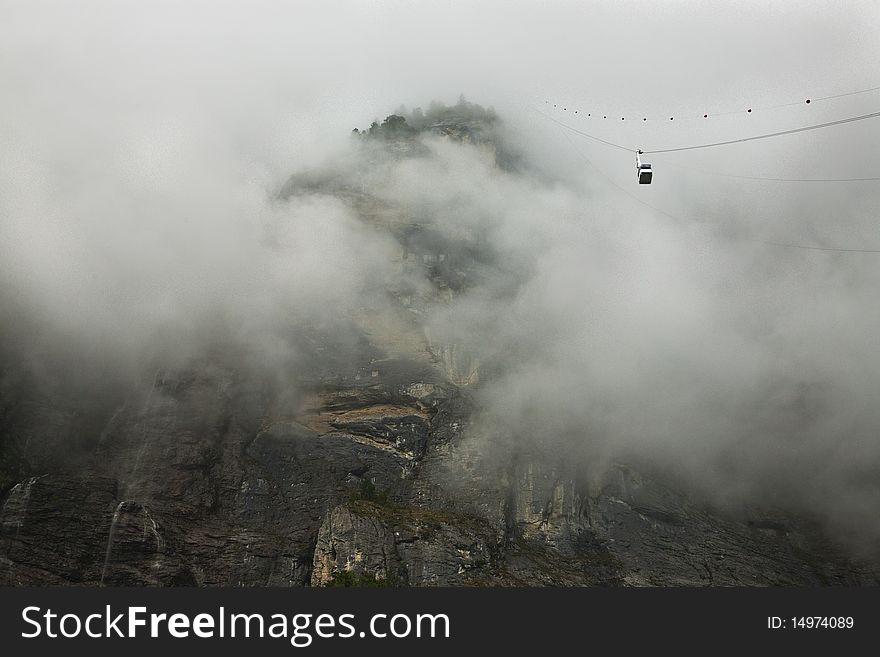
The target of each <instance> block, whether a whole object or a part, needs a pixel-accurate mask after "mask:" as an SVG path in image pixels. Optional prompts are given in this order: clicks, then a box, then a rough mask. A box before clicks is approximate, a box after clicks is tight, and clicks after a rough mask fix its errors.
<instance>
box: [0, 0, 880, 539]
mask: <svg viewBox="0 0 880 657" xmlns="http://www.w3.org/2000/svg"><path fill="white" fill-rule="evenodd" d="M464 7H465V5H464V4H462V3H427V4H425V5H423V6H422V5H420V6H419V7H418V8H416V7H410V6H403V5H399V4H397V3H390V2H389V3H320V4H318V3H302V4H296V5H289V6H288V5H285V4H282V3H272V2H261V3H249V4H248V5H247V6H246V7H245V5H243V4H241V5H237V4H235V3H191V4H188V5H187V6H186V7H185V8H181V7H178V6H176V5H174V4H171V3H168V4H165V3H150V4H149V5H139V4H136V3H119V2H112V3H110V2H105V3H101V2H95V3H88V4H82V5H69V4H65V3H51V2H48V3H40V2H27V3H24V2H21V3H19V2H4V3H3V4H2V7H0V96H2V97H3V98H4V103H3V104H4V109H3V112H2V116H0V152H2V154H3V156H2V157H3V166H2V170H0V280H2V285H0V312H2V316H3V318H4V319H3V322H2V328H0V332H2V336H0V337H2V345H3V358H4V361H5V364H4V377H6V378H8V377H11V376H12V373H13V372H14V371H17V369H18V368H22V367H23V368H26V369H29V370H30V371H31V372H34V373H35V376H37V378H38V379H39V380H41V381H44V382H48V381H52V380H54V379H56V378H59V377H62V378H68V377H70V378H72V379H74V380H76V379H77V378H78V377H82V378H89V377H92V376H99V375H100V376H105V375H107V372H113V373H114V374H113V376H118V377H120V378H124V379H126V380H132V381H143V380H149V379H150V377H152V376H153V372H154V370H155V369H156V368H159V367H161V368H184V367H186V366H187V365H188V364H189V363H191V362H192V361H193V360H194V359H198V358H205V357H208V356H210V355H211V354H215V356H214V357H216V353H217V352H218V351H219V352H220V353H221V354H222V358H224V359H225V358H230V359H232V360H231V362H232V364H233V365H234V366H235V367H247V368H250V369H252V370H255V371H259V372H263V373H265V374H266V375H268V376H272V377H275V378H280V379H285V380H286V379H288V378H289V379H290V380H291V381H293V380H300V379H302V378H309V376H310V374H309V372H304V370H308V368H309V367H311V366H312V365H310V364H312V363H314V361H315V359H316V358H318V356H316V353H318V352H316V351H315V350H314V347H313V344H314V340H313V337H314V336H315V335H320V336H324V338H326V340H328V341H329V342H330V343H332V344H333V345H335V349H336V352H337V353H341V352H346V349H348V350H349V351H352V352H354V351H356V350H357V349H359V348H360V346H361V345H362V343H363V339H364V335H367V336H369V335H370V331H369V330H368V328H367V327H366V325H365V323H364V320H363V318H364V314H365V312H367V313H368V314H370V315H378V316H383V315H388V316H391V315H393V314H394V313H396V312H398V310H399V308H398V305H397V302H396V301H395V298H396V297H399V296H400V295H401V294H403V292H401V291H402V290H403V291H405V293H406V294H407V295H413V294H414V295H416V296H421V298H422V299H423V300H424V302H425V305H424V308H423V309H422V311H423V312H422V313H421V314H420V315H419V322H421V326H422V328H423V329H424V331H425V333H426V335H428V336H429V339H430V341H431V342H433V343H434V344H443V345H456V348H459V349H461V350H464V351H465V352H466V353H467V354H468V355H469V357H470V358H471V360H473V362H475V363H479V367H480V370H481V376H480V381H479V383H478V384H475V385H473V386H471V387H472V388H473V395H474V398H475V400H476V403H477V407H478V409H479V412H478V413H477V415H476V417H475V424H474V426H473V428H472V431H473V434H474V440H480V441H484V442H485V450H486V452H487V454H490V453H492V452H493V451H500V452H505V451H509V450H514V449H517V450H519V449H527V450H531V451H535V452H539V453H540V452H544V453H546V454H549V455H552V456H553V457H554V458H559V457H560V456H562V457H563V458H567V457H568V456H569V455H571V457H572V458H573V459H574V460H577V459H581V458H583V459H584V460H588V461H594V462H598V463H610V462H613V461H616V460H630V461H635V462H644V463H649V464H651V466H652V467H656V468H658V469H663V470H669V471H671V472H673V473H675V475H676V476H678V477H680V478H681V480H682V481H684V482H686V484H687V485H689V486H691V487H693V488H694V489H696V490H699V491H701V492H702V493H705V494H706V495H707V496H709V497H711V498H712V499H713V500H714V501H715V502H717V503H725V504H733V505H737V504H751V503H756V504H758V503H760V504H771V505H777V506H780V507H782V508H786V509H794V510H797V511H800V512H808V513H811V514H815V515H817V516H818V517H820V518H821V519H823V521H824V522H826V523H827V525H828V526H829V527H831V528H833V529H834V530H835V531H836V532H839V533H840V534H842V535H844V536H845V537H847V538H849V539H851V540H853V541H856V542H858V543H860V544H868V545H874V546H875V545H876V543H874V542H875V541H876V540H877V539H880V525H878V523H877V519H876V510H877V508H878V506H880V480H878V477H877V473H878V472H880V443H878V441H877V435H878V429H880V407H878V404H877V391H878V390H880V352H878V351H877V349H876V336H877V335H878V329H880V308H878V305H877V303H876V298H877V289H878V285H880V255H877V254H870V253H848V252H824V251H815V250H810V249H802V248H789V247H786V246H780V244H785V245H790V246H809V247H816V246H819V247H834V248H847V247H851V248H869V249H871V248H874V249H877V248H880V232H878V231H877V228H876V207H877V200H878V199H877V194H878V192H877V187H876V184H871V183H861V184H856V183H853V184H851V185H847V184H841V185H824V186H823V185H797V184H784V183H780V184H775V185H774V184H771V183H767V182H757V181H747V180H736V179H730V178H723V177H712V175H711V172H722V173H723V172H727V173H733V174H742V175H758V176H772V175H777V176H779V175H783V176H786V175H787V176H790V177H820V176H827V177H844V176H856V175H862V176H864V175H875V172H872V174H868V173H866V172H867V171H869V170H870V167H871V166H874V165H873V157H874V156H873V154H874V153H876V152H877V150H878V147H880V131H878V128H877V125H876V124H874V123H871V122H870V121H868V122H862V123H860V124H854V125H851V126H844V127H839V128H833V129H831V130H828V131H823V132H816V133H811V134H810V136H808V137H806V136H805V137H802V138H797V137H795V138H786V139H787V141H782V140H779V141H776V142H773V143H771V142H769V141H768V142H764V143H760V144H750V145H745V146H741V147H739V146H737V147H725V148H724V149H715V150H712V151H711V152H710V151H708V150H707V151H703V152H700V153H699V154H697V155H694V156H693V157H689V158H686V157H684V156H683V155H667V156H659V155H658V156H656V157H654V158H653V160H652V161H653V162H654V168H655V182H654V184H653V185H652V186H651V188H650V189H641V188H639V186H638V185H636V184H635V180H634V175H633V172H632V157H631V155H630V154H629V153H625V152H621V151H614V150H609V149H607V148H605V147H603V146H601V145H597V144H596V143H594V142H591V141H590V140H586V139H582V138H580V137H578V136H576V135H572V134H570V133H566V132H565V131H563V130H561V129H560V128H559V126H558V125H556V124H554V123H552V122H550V121H548V120H546V118H545V117H543V116H542V115H541V114H540V113H539V112H536V111H535V109H536V108H538V109H540V110H541V111H542V112H548V113H550V112H553V110H552V109H551V105H552V103H554V102H556V101H557V100H559V99H564V101H565V103H566V105H567V106H571V107H584V108H586V107H593V106H595V107H602V108H608V109H607V111H608V112H609V113H612V112H614V113H615V114H626V115H631V116H637V115H639V114H641V113H651V115H652V116H654V115H665V114H668V113H670V112H671V113H679V112H689V111H691V109H692V108H696V109H695V112H698V113H699V114H702V111H703V109H704V107H705V106H706V105H709V104H711V106H712V107H713V108H720V109H727V108H738V107H739V106H741V105H742V104H744V103H745V104H752V103H754V104H755V106H763V105H768V104H769V105H772V104H774V103H777V102H780V103H781V102H786V101H788V100H792V99H793V100H795V101H797V100H800V99H801V96H802V95H803V94H804V93H810V94H822V93H827V94H829V95H830V94H834V93H843V92H847V91H850V90H854V89H863V88H867V87H871V86H875V84H876V79H872V78H871V77H870V75H871V74H872V73H873V71H872V70H871V66H870V65H869V63H870V62H873V61H877V56H878V55H880V52H878V45H877V41H876V39H875V38H874V35H873V34H871V33H870V32H871V26H872V25H876V24H877V19H880V16H878V10H877V8H876V6H874V5H873V4H871V3H861V4H859V3H854V4H853V8H852V10H851V11H847V12H843V11H840V10H836V9H835V7H834V6H833V5H831V4H827V3H819V2H816V3H807V4H804V3H799V4H798V6H797V7H794V6H793V5H784V6H781V7H777V8H774V9H768V8H766V7H764V6H763V5H762V4H760V3H755V4H754V5H753V6H751V10H752V11H753V12H756V13H757V14H758V15H759V16H760V20H759V19H757V18H749V19H748V20H746V19H744V18H742V16H743V15H744V14H745V13H747V12H743V11H742V10H741V9H739V7H741V3H738V4H736V5H734V4H731V5H719V6H718V7H713V8H712V9H711V10H709V9H705V8H695V7H691V6H689V5H687V4H686V3H670V4H669V5H668V6H664V7H661V8H652V9H651V11H650V12H648V14H647V15H645V16H641V14H642V11H641V10H640V7H643V5H641V4H639V5H637V4H636V3H613V4H612V3H587V4H586V5H581V4H580V3H565V2H559V3H550V4H539V3H481V4H480V5H479V7H475V8H473V14H472V15H471V16H470V18H469V19H468V20H463V19H461V18H460V17H457V15H458V12H459V11H460V10H462V9H463V8H464ZM611 35H618V36H615V37H613V36H611ZM621 35H625V36H621ZM710 35H714V36H713V37H712V38H710ZM780 35H782V36H780ZM694 53H699V55H697V56H695V55H694ZM646 59H647V62H648V63H647V64H646V62H645V60H646ZM768 62H770V63H772V65H771V64H768ZM646 67H647V68H649V69H651V70H648V71H646V70H645V69H646ZM872 83H873V84H872ZM804 90H806V91H804ZM461 93H463V94H465V96H466V97H467V98H468V99H469V100H472V101H473V102H475V103H479V104H481V105H483V106H493V107H494V109H495V111H496V112H497V113H498V116H499V117H500V122H499V124H498V128H497V132H496V133H495V134H494V135H493V139H494V140H495V144H496V146H499V147H502V148H505V149H508V151H509V152H510V153H512V154H515V157H513V159H512V163H511V165H510V166H507V167H499V166H497V163H496V159H495V157H494V156H493V153H491V152H488V151H487V149H486V148H484V147H480V145H479V144H470V143H460V142H456V141H451V140H448V139H442V138H439V137H436V136H424V137H422V138H421V139H420V143H421V145H422V147H423V149H424V150H423V151H422V152H420V154H419V155H418V156H417V157H390V156H387V155H386V154H383V153H381V152H377V151H370V150H369V149H366V148H365V147H364V144H363V143H361V141H360V140H358V138H356V137H355V138H353V137H352V136H351V135H350V131H351V130H352V128H354V127H358V128H360V129H364V128H368V127H369V125H370V123H371V122H372V121H374V120H376V121H379V122H381V121H382V119H383V118H384V117H385V116H387V115H389V114H392V113H393V112H395V111H396V110H395V108H397V107H398V106H399V105H400V104H401V103H405V104H407V106H408V107H416V106H419V107H423V108H427V107H428V106H429V104H430V103H431V101H433V100H439V101H442V102H445V103H447V104H454V103H455V102H456V100H457V99H458V97H459V94H461ZM876 103H877V97H876V94H874V95H866V96H854V97H851V98H848V99H844V100H842V101H840V102H839V103H837V104H833V105H828V104H826V105H823V106H819V104H818V103H817V104H816V106H815V107H814V108H812V109H811V108H805V107H797V108H793V109H791V110H787V111H786V112H780V113H771V112H767V113H764V114H761V113H756V116H755V117H752V118H753V119H754V120H752V118H750V119H749V120H750V121H751V122H750V123H744V122H743V121H742V119H740V118H731V119H723V120H722V119H719V120H718V121H717V122H712V123H706V124H696V125H694V124H693V123H691V124H688V122H687V121H679V122H678V123H673V124H672V125H668V124H662V125H656V124H654V123H652V124H649V125H647V126H642V125H637V126H632V128H630V127H629V125H628V124H626V123H625V122H616V123H615V124H614V125H613V126H603V125H601V124H596V123H593V124H587V123H585V122H584V119H583V117H582V115H580V114H579V115H578V118H577V119H575V118H574V117H573V116H571V115H570V114H569V115H566V114H564V113H560V112H558V110H557V111H556V113H555V114H552V115H553V117H554V118H556V119H557V120H559V121H563V122H566V123H567V124H570V125H572V126H576V127H577V128H578V129H580V130H585V131H588V132H590V131H593V132H594V133H596V134H598V135H600V136H602V137H603V138H605V139H609V140H612V141H619V142H623V143H626V144H628V145H630V144H631V145H633V146H634V147H645V148H661V147H666V146H676V145H680V144H684V143H703V142H706V141H711V140H716V139H717V140H722V139H727V138H731V137H737V136H741V135H743V134H753V133H755V134H756V133H759V132H765V131H770V130H775V129H779V128H780V127H788V126H791V125H805V124H807V123H811V122H819V121H824V120H830V119H833V118H837V117H839V116H849V115H854V114H858V113H864V112H868V111H874V110H876ZM813 109H815V110H816V113H813V114H811V113H810V112H813ZM567 111H568V110H566V112H567ZM719 111H720V110H719ZM406 114H407V115H408V116H410V119H411V116H412V115H411V113H410V110H407V111H406ZM643 142H644V143H643ZM310 172H322V173H321V174H320V175H322V176H324V177H325V178H326V177H329V178H330V179H332V180H334V181H335V184H337V185H338V186H339V187H340V188H341V189H362V190H364V191H366V192H368V193H369V195H370V197H371V198H372V199H375V201H376V202H378V203H381V204H383V206H385V207H388V208H392V209H393V210H394V211H396V212H400V213H403V214H406V215H408V216H412V217H415V218H417V219H418V221H419V222H421V223H424V224H425V225H427V226H430V229H431V230H432V231H433V232H434V233H435V234H436V235H437V236H439V238H440V239H442V240H444V241H445V242H446V243H448V244H453V245H455V244H457V245H459V246H462V245H463V246H462V248H464V247H465V246H466V247H467V248H468V249H472V250H473V251H474V252H475V253H476V254H477V257H476V259H475V262H476V263H477V264H476V265H475V266H474V269H473V270H471V271H469V272H468V278H467V280H466V283H465V284H462V285H461V286H460V287H459V288H457V289H455V290H453V291H452V293H450V294H449V295H447V296H446V297H444V299H443V301H442V302H440V301H438V299H437V298H436V297H435V296H433V294H434V293H433V292H432V291H431V281H430V277H429V275H428V274H426V273H425V271H424V270H412V269H406V268H403V267H401V265H400V262H399V259H400V255H399V251H400V247H399V244H398V243H397V242H396V241H395V238H394V236H393V235H391V234H390V233H389V232H388V231H382V230H377V229H376V227H375V226H374V225H371V224H370V223H369V222H364V221H363V220H362V218H361V217H360V216H359V214H358V210H357V207H356V206H354V205H352V203H350V202H347V201H346V198H345V195H344V194H334V193H328V192H327V189H326V188H322V187H320V186H319V188H317V189H305V190H299V191H297V192H296V193H290V188H289V187H287V188H286V187H285V185H286V184H288V180H289V179H290V176H291V175H294V178H295V179H296V176H306V177H307V176H308V175H311V174H310ZM793 172H795V173H796V174H797V175H796V176H795V175H792V174H793ZM285 189H287V190H288V191H287V192H285V191H284V190H285ZM646 204H647V205H646ZM658 209H659V211H658ZM389 291H391V292H392V293H391V294H389ZM374 337H375V336H374ZM378 340H379V339H378V338H377V339H376V340H374V343H373V345H372V347H371V348H378V347H377V346H376V345H377V344H378ZM340 345H343V346H345V348H341V347H340ZM321 353H323V352H321ZM386 355H387V354H386ZM91 370H94V371H97V372H98V374H95V373H94V371H91ZM47 385H48V383H47Z"/></svg>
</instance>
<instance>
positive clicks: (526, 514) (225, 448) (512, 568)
mask: <svg viewBox="0 0 880 657" xmlns="http://www.w3.org/2000/svg"><path fill="white" fill-rule="evenodd" d="M478 114H479V113H478ZM472 118H473V117H471V119H472ZM478 119H479V121H477V122H476V123H473V121H472V122H471V123H468V122H467V121H465V120H463V119H462V118H461V117H460V116H459V117H456V115H455V113H454V112H446V113H443V112H438V113H437V116H434V117H433V118H431V117H429V118H427V119H426V118H425V116H424V115H419V117H418V121H419V122H420V124H419V125H418V127H416V128H412V129H408V128H407V127H406V122H405V121H403V122H401V121H398V120H396V119H395V120H394V121H391V122H390V123H389V125H390V127H389V128H388V129H387V130H386V133H387V134H383V133H382V129H381V127H375V128H374V129H373V130H372V132H373V133H375V134H374V135H373V136H372V137H371V136H370V135H369V131H366V135H367V136H357V138H358V139H362V140H364V141H365V142H370V140H371V139H372V140H373V141H376V140H385V141H387V142H389V144H390V146H388V149H389V150H390V152H392V153H393V154H394V157H419V156H420V153H421V151H420V149H419V148H416V147H414V146H413V144H418V143H419V139H421V135H423V134H424V133H426V132H430V134H432V135H434V136H435V137H436V138H441V139H452V140H457V141H459V142H463V143H466V144H471V145H477V146H479V145H480V144H483V146H481V148H483V149H484V150H485V152H486V153H488V157H491V158H496V157H499V155H498V153H499V151H498V150H497V149H495V148H494V146H491V144H492V141H491V127H492V125H491V124H492V120H494V118H493V117H492V116H491V115H488V114H485V113H483V114H479V116H478ZM411 120H412V117H411ZM475 125H476V126H478V127H479V126H482V127H480V129H477V128H475V127H474V126H475ZM486 143H488V144H490V146H491V147H486V146H485V144H486ZM369 147H370V148H373V144H372V143H371V144H370V146H369ZM379 148H380V149H384V148H386V146H383V145H381V144H380V146H379ZM331 178H332V177H331ZM316 190H317V191H316ZM312 193H323V194H327V193H331V194H333V195H335V196H337V197H338V198H343V199H345V202H346V203H347V204H349V206H350V207H352V208H353V210H354V211H355V212H357V213H358V216H360V217H361V219H362V220H363V221H364V222H366V223H367V224H369V225H371V226H374V227H375V228H376V230H382V231H386V232H387V233H388V234H389V235H391V236H393V238H394V239H395V240H396V243H397V244H398V245H399V253H398V256H397V257H398V262H399V266H400V270H401V271H402V272H407V271H410V272H413V271H415V272H418V274H419V275H420V276H421V277H422V279H423V280H424V281H426V282H427V283H426V285H425V286H424V287H422V288H408V287H407V286H405V285H400V284H398V283H395V284H389V287H388V289H387V295H388V297H387V298H388V301H389V305H388V306H387V307H386V306H383V307H381V308H378V309H377V308H373V307H369V306H367V307H364V308H362V309H361V310H360V311H359V312H358V313H356V314H355V315H354V316H350V317H346V318H344V319H342V318H340V322H343V321H344V322H348V323H351V325H352V327H353V329H352V332H353V333H354V334H355V335H356V336H357V339H356V340H352V339H351V333H348V334H346V338H345V340H341V341H340V340H339V339H338V335H336V334H335V333H334V332H333V331H326V330H324V329H322V328H321V327H299V328H298V329H297V330H298V331H299V333H300V335H299V344H300V345H302V344H306V345H308V348H307V349H305V350H304V352H305V356H304V357H303V358H302V359H301V360H300V361H299V366H298V369H295V370H294V371H290V372H287V375H288V376H287V377H286V378H284V379H283V380H279V378H278V377H277V376H276V375H275V374H274V373H273V374H271V375H270V374H267V373H266V372H263V371H260V370H259V369H256V370H255V369H253V368H249V367H247V366H246V365H243V364H242V363H243V361H242V359H240V358H238V357H236V355H235V353H234V352H235V349H234V348H227V347H226V346H220V347H217V346H212V349H210V350H209V349H206V351H205V353H204V354H203V355H202V356H201V357H200V358H194V359H192V360H190V361H189V362H188V363H187V364H186V365H185V366H179V367H174V368H168V367H157V368H156V369H155V370H151V371H149V372H148V373H147V374H144V375H142V376H140V377H135V380H134V381H133V382H132V381H130V380H126V381H125V382H124V383H118V384H117V383H114V380H112V378H109V377H108V379H107V380H104V381H99V382H97V383H96V382H94V380H93V379H89V381H86V380H84V379H83V380H80V379H79V378H78V377H77V375H76V371H75V369H74V371H73V372H71V373H70V376H68V377H65V380H64V381H62V382H60V383H56V384H54V385H51V386H50V385H47V384H46V382H45V381H46V377H45V372H43V373H39V372H34V371H32V370H31V369H29V368H28V367H27V364H26V363H25V362H23V361H22V360H21V359H19V358H18V356H17V354H15V353H11V352H8V351H7V352H4V355H3V363H2V365H3V379H2V405H0V441H2V442H0V584H3V585H21V586H26V585H44V584H90V585H98V584H103V585H107V586H121V585H158V586H181V585H183V586H190V585H198V586H219V585H232V586H335V585H341V586H380V585H386V586H432V585H462V586H496V585H497V586H508V585H573V586H583V585H609V586H619V585H661V586H665V585H687V586H707V585H858V584H877V583H878V582H880V580H878V570H877V567H876V564H872V563H867V562H863V561H858V560H856V559H855V558H853V557H851V556H849V555H847V554H846V553H844V552H843V551H842V549H841V548H840V547H839V546H837V545H835V544H834V543H833V541H832V540H831V538H830V537H829V536H828V535H826V534H825V533H823V531H822V530H821V529H820V528H819V527H817V526H815V525H814V524H813V523H812V522H811V521H810V520H809V519H807V518H798V517H792V516H791V515H790V514H789V515H785V514H780V513H779V512H778V511H775V510H772V509H766V508H763V509H762V508H751V509H748V510H743V509H738V510H736V511H732V510H730V509H726V510H722V509H719V508H717V507H716V506H712V505H710V504H709V503H708V502H706V501H704V500H702V499H700V498H699V497H697V496H696V494H695V493H694V492H693V491H689V490H688V489H687V488H686V487H683V486H682V485H681V484H677V483H676V482H674V481H671V480H669V479H668V478H667V477H666V476H664V475H662V474H661V473H659V472H653V471H652V470H651V468H650V467H647V466H644V465H640V466H639V467H636V466H635V465H632V464H631V465H629V466H628V465H626V464H623V463H620V462H612V463H609V464H607V465H604V466H603V467H598V466H595V467H593V466H591V465H590V464H586V465H585V464H584V463H583V462H582V459H581V458H578V457H576V456H574V455H570V454H566V453H559V452H556V453H554V454H551V453H547V452H544V451H542V450H540V449H535V448H534V446H533V447H526V446H522V447H521V448H516V447H513V446H511V447H509V448H505V449H504V450H494V451H493V450H492V449H491V448H490V447H488V443H487V442H486V441H485V440H479V439H478V437H477V436H476V435H475V434H476V430H475V428H474V427H475V425H474V418H475V415H476V414H477V412H478V410H479V409H478V408H477V404H478V402H477V399H476V397H475V393H474V391H475V390H476V389H478V388H479V386H480V385H482V384H483V382H484V381H485V380H486V379H487V378H488V379H491V377H492V372H493V370H492V363H491V362H490V363H485V362H483V361H482V359H481V357H480V354H478V353H474V352H473V350H472V348H471V347H470V346H469V345H467V344H462V343H460V342H457V341H456V340H455V338H454V335H451V334H450V335H446V334H444V335H432V333H431V331H430V330H429V328H428V326H427V323H426V321H425V316H426V313H427V312H429V310H430V308H431V307H432V306H433V305H436V304H443V303H446V302H447V301H448V299H450V298H452V297H454V296H455V295H457V294H460V293H461V292H462V291H463V290H466V289H467V288H468V287H469V286H475V285H480V284H482V283H481V281H482V280H483V278H481V275H482V274H481V273H482V272H485V267H486V262H487V258H490V256H487V255H486V253H485V251H481V250H480V249H479V248H478V245H479V239H480V237H479V235H473V234H468V233H467V232H466V231H459V232H458V233H455V232H447V233H444V234H441V233H439V232H438V231H437V230H436V228H435V227H432V226H431V225H430V224H422V223H420V222H419V221H418V218H417V217H416V218H414V217H413V216H412V214H411V212H410V210H408V209H407V208H400V207H393V206H391V205H389V204H388V203H387V202H385V201H383V200H382V199H381V198H379V197H377V196H376V195H374V194H372V193H371V190H370V188H369V185H368V184H364V185H363V186H362V187H361V188H360V189H357V188H356V187H354V188H353V187H351V186H350V185H348V186H347V185H346V183H345V181H339V180H335V181H334V180H332V179H328V178H327V177H326V176H324V177H322V176H317V177H315V176H312V177H309V178H308V180H306V179H305V178H303V177H302V176H299V177H294V178H293V179H291V181H290V182H289V183H288V185H287V186H286V187H285V189H284V190H283V191H282V194H281V195H282V197H283V198H284V197H290V196H291V195H296V194H312ZM245 360H246V359H245ZM65 381H66V382H65ZM490 452H491V453H490Z"/></svg>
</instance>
